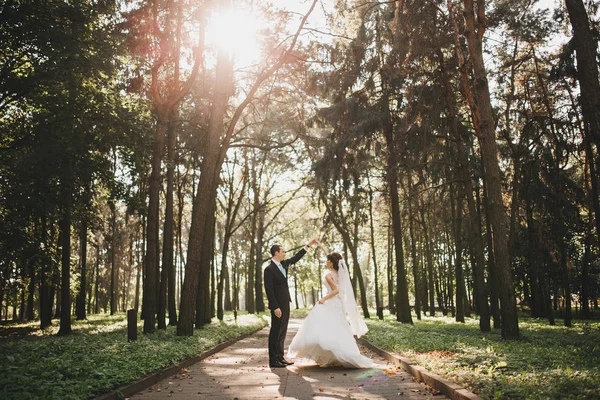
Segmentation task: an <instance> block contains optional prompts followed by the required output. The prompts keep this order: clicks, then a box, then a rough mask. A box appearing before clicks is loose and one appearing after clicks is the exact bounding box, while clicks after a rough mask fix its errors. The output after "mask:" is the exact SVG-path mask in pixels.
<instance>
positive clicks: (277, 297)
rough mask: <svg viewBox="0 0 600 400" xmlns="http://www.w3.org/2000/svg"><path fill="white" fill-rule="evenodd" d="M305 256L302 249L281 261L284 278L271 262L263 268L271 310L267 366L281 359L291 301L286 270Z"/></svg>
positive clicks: (304, 251)
mask: <svg viewBox="0 0 600 400" xmlns="http://www.w3.org/2000/svg"><path fill="white" fill-rule="evenodd" d="M305 254H306V250H305V249H302V250H300V251H299V252H298V253H296V254H295V255H294V256H293V257H292V258H288V259H286V260H283V261H281V266H282V267H283V269H285V275H286V276H283V274H282V273H281V271H280V270H279V267H278V266H277V264H275V262H274V261H273V260H271V262H270V264H269V265H268V266H267V268H265V272H264V282H265V291H266V292H267V299H268V300H269V310H271V330H270V331H269V364H271V365H273V364H277V363H278V362H280V361H281V360H282V359H283V344H284V341H285V335H286V334H287V328H288V322H289V320H290V302H291V301H292V299H291V297H290V288H289V287H288V282H287V276H288V268H289V266H290V265H292V264H295V263H297V262H298V261H299V260H300V259H301V258H302V257H303V256H304V255H305ZM278 308H279V309H281V318H277V317H276V316H275V312H274V311H275V310H276V309H278Z"/></svg>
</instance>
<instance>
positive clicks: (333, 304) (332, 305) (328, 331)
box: [264, 239, 374, 368]
mask: <svg viewBox="0 0 600 400" xmlns="http://www.w3.org/2000/svg"><path fill="white" fill-rule="evenodd" d="M314 245H317V246H318V247H320V248H321V249H323V251H324V252H325V254H326V255H327V260H326V265H327V268H328V269H329V272H328V273H327V274H326V275H325V278H324V281H323V283H324V285H325V287H326V288H327V294H326V295H325V296H323V297H322V298H321V299H320V300H319V302H318V303H317V304H316V305H315V307H313V309H312V310H311V311H310V313H309V314H308V316H307V317H306V319H305V320H304V323H303V324H302V326H300V329H299V330H298V333H296V336H295V337H294V339H293V340H292V343H291V344H290V347H289V349H288V356H289V357H290V358H293V357H301V358H309V359H311V360H313V361H315V362H317V363H318V364H319V365H321V366H323V367H325V366H334V365H335V366H343V367H350V368H370V367H372V366H373V365H374V363H373V361H372V360H371V359H369V358H368V357H365V356H363V355H362V354H360V351H359V349H358V346H357V344H356V341H355V340H354V335H356V336H357V337H360V336H362V335H364V334H365V333H366V332H367V330H368V328H367V325H366V324H365V321H364V320H363V319H362V317H361V316H360V315H359V313H358V310H357V306H356V300H355V299H354V292H353V291H352V285H351V283H350V276H349V273H348V266H347V265H346V263H345V261H344V259H343V258H342V256H341V255H340V254H339V253H327V250H326V249H325V246H324V245H323V244H322V243H319V242H318V241H317V240H316V239H312V240H311V241H310V242H308V243H307V244H306V246H304V248H303V249H301V250H300V251H299V252H298V253H296V254H295V255H294V256H293V257H291V258H288V259H286V252H285V250H284V249H283V247H282V246H281V245H279V244H276V245H273V246H272V247H271V255H272V256H273V258H272V259H271V262H270V263H269V265H268V266H267V267H266V268H265V271H264V285H265V291H266V292H267V298H268V301H269V310H271V330H270V332H269V366H270V367H271V368H284V367H286V366H287V365H291V364H293V362H291V361H288V360H286V359H285V358H284V357H283V348H284V342H285V336H286V334H287V328H288V322H289V319H290V302H291V297H290V291H289V287H288V282H287V276H288V269H289V266H290V265H292V264H295V263H296V262H298V261H299V260H300V259H301V258H302V257H303V256H304V255H305V254H306V252H307V251H308V249H309V248H310V247H311V246H314Z"/></svg>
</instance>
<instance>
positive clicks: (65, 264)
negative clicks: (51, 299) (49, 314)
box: [58, 160, 72, 336]
mask: <svg viewBox="0 0 600 400" xmlns="http://www.w3.org/2000/svg"><path fill="white" fill-rule="evenodd" d="M65 164H69V168H68V169H69V171H71V168H70V167H71V165H70V164H71V162H70V161H68V160H67V161H65ZM68 176H70V173H69V175H68ZM67 182H70V178H67ZM64 186H65V187H64V188H63V190H64V193H63V198H64V199H65V201H64V210H63V217H62V221H61V238H62V246H61V253H62V257H61V269H62V274H61V282H60V286H61V289H60V329H59V331H58V335H59V336H64V335H69V334H71V205H72V195H71V185H70V184H69V183H64Z"/></svg>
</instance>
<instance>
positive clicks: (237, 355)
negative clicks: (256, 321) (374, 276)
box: [131, 319, 446, 400]
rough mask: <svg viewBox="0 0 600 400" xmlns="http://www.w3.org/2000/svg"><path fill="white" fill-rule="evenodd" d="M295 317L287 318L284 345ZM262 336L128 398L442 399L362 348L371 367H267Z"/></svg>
mask: <svg viewBox="0 0 600 400" xmlns="http://www.w3.org/2000/svg"><path fill="white" fill-rule="evenodd" d="M301 322H302V321H301V320H296V319H292V320H291V321H290V326H289V329H288V337H287V339H286V348H287V345H288V344H289V343H290V341H291V339H292V338H293V336H294V335H295V334H296V331H297V330H298V327H299V326H300V323H301ZM268 335H269V328H268V327H267V328H265V329H263V330H261V331H259V332H257V333H256V334H254V335H252V336H249V337H247V338H245V339H242V340H240V341H238V342H236V343H235V344H233V345H231V346H229V347H227V348H225V349H224V350H222V351H220V352H218V353H216V354H214V355H212V356H210V357H208V358H206V359H205V360H203V361H201V362H199V363H197V364H194V365H193V366H191V367H189V368H185V369H182V370H181V371H179V373H178V374H176V375H174V376H172V377H169V378H168V379H165V380H164V381H161V382H159V383H158V384H156V385H154V386H152V387H151V388H149V389H147V390H144V391H142V392H139V393H136V394H135V395H134V396H132V397H131V400H157V399H211V400H213V399H214V400H216V399H229V400H235V399H238V400H244V399H286V400H287V399H300V400H304V399H316V400H319V399H361V400H362V399H368V400H375V399H425V398H429V399H431V398H435V399H445V398H446V397H444V396H443V395H441V394H439V392H437V391H435V390H434V389H432V388H430V387H428V386H426V385H424V384H422V383H419V382H415V381H414V380H413V378H412V376H411V375H409V374H408V373H406V372H404V371H403V370H398V369H396V368H395V367H393V366H391V365H389V364H388V363H387V361H385V360H384V359H383V358H381V357H379V356H377V355H376V354H374V353H372V352H370V351H368V350H367V349H364V348H361V352H363V354H365V355H367V356H368V357H371V358H372V359H373V360H375V362H376V363H377V367H376V368H371V369H345V368H321V367H319V366H318V365H317V364H315V363H314V362H313V361H311V360H306V359H296V360H294V361H295V364H294V365H292V366H289V367H287V368H273V369H271V368H269V363H268V354H267V338H268Z"/></svg>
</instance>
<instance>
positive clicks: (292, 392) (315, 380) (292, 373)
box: [271, 364, 351, 400]
mask: <svg viewBox="0 0 600 400" xmlns="http://www.w3.org/2000/svg"><path fill="white" fill-rule="evenodd" d="M349 371H351V370H348V369H345V368H342V367H330V368H322V367H320V366H319V365H317V364H308V365H294V366H293V367H288V368H271V372H272V373H274V374H275V375H277V376H278V377H279V389H278V391H279V394H280V395H281V397H284V398H288V399H299V400H304V399H312V398H314V396H316V395H319V394H321V395H322V396H326V397H327V398H330V399H347V398H348V395H343V394H338V393H330V391H328V390H327V387H330V386H331V383H330V382H327V381H324V379H328V376H330V375H335V376H337V375H343V376H346V375H347V373H348V372H349Z"/></svg>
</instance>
